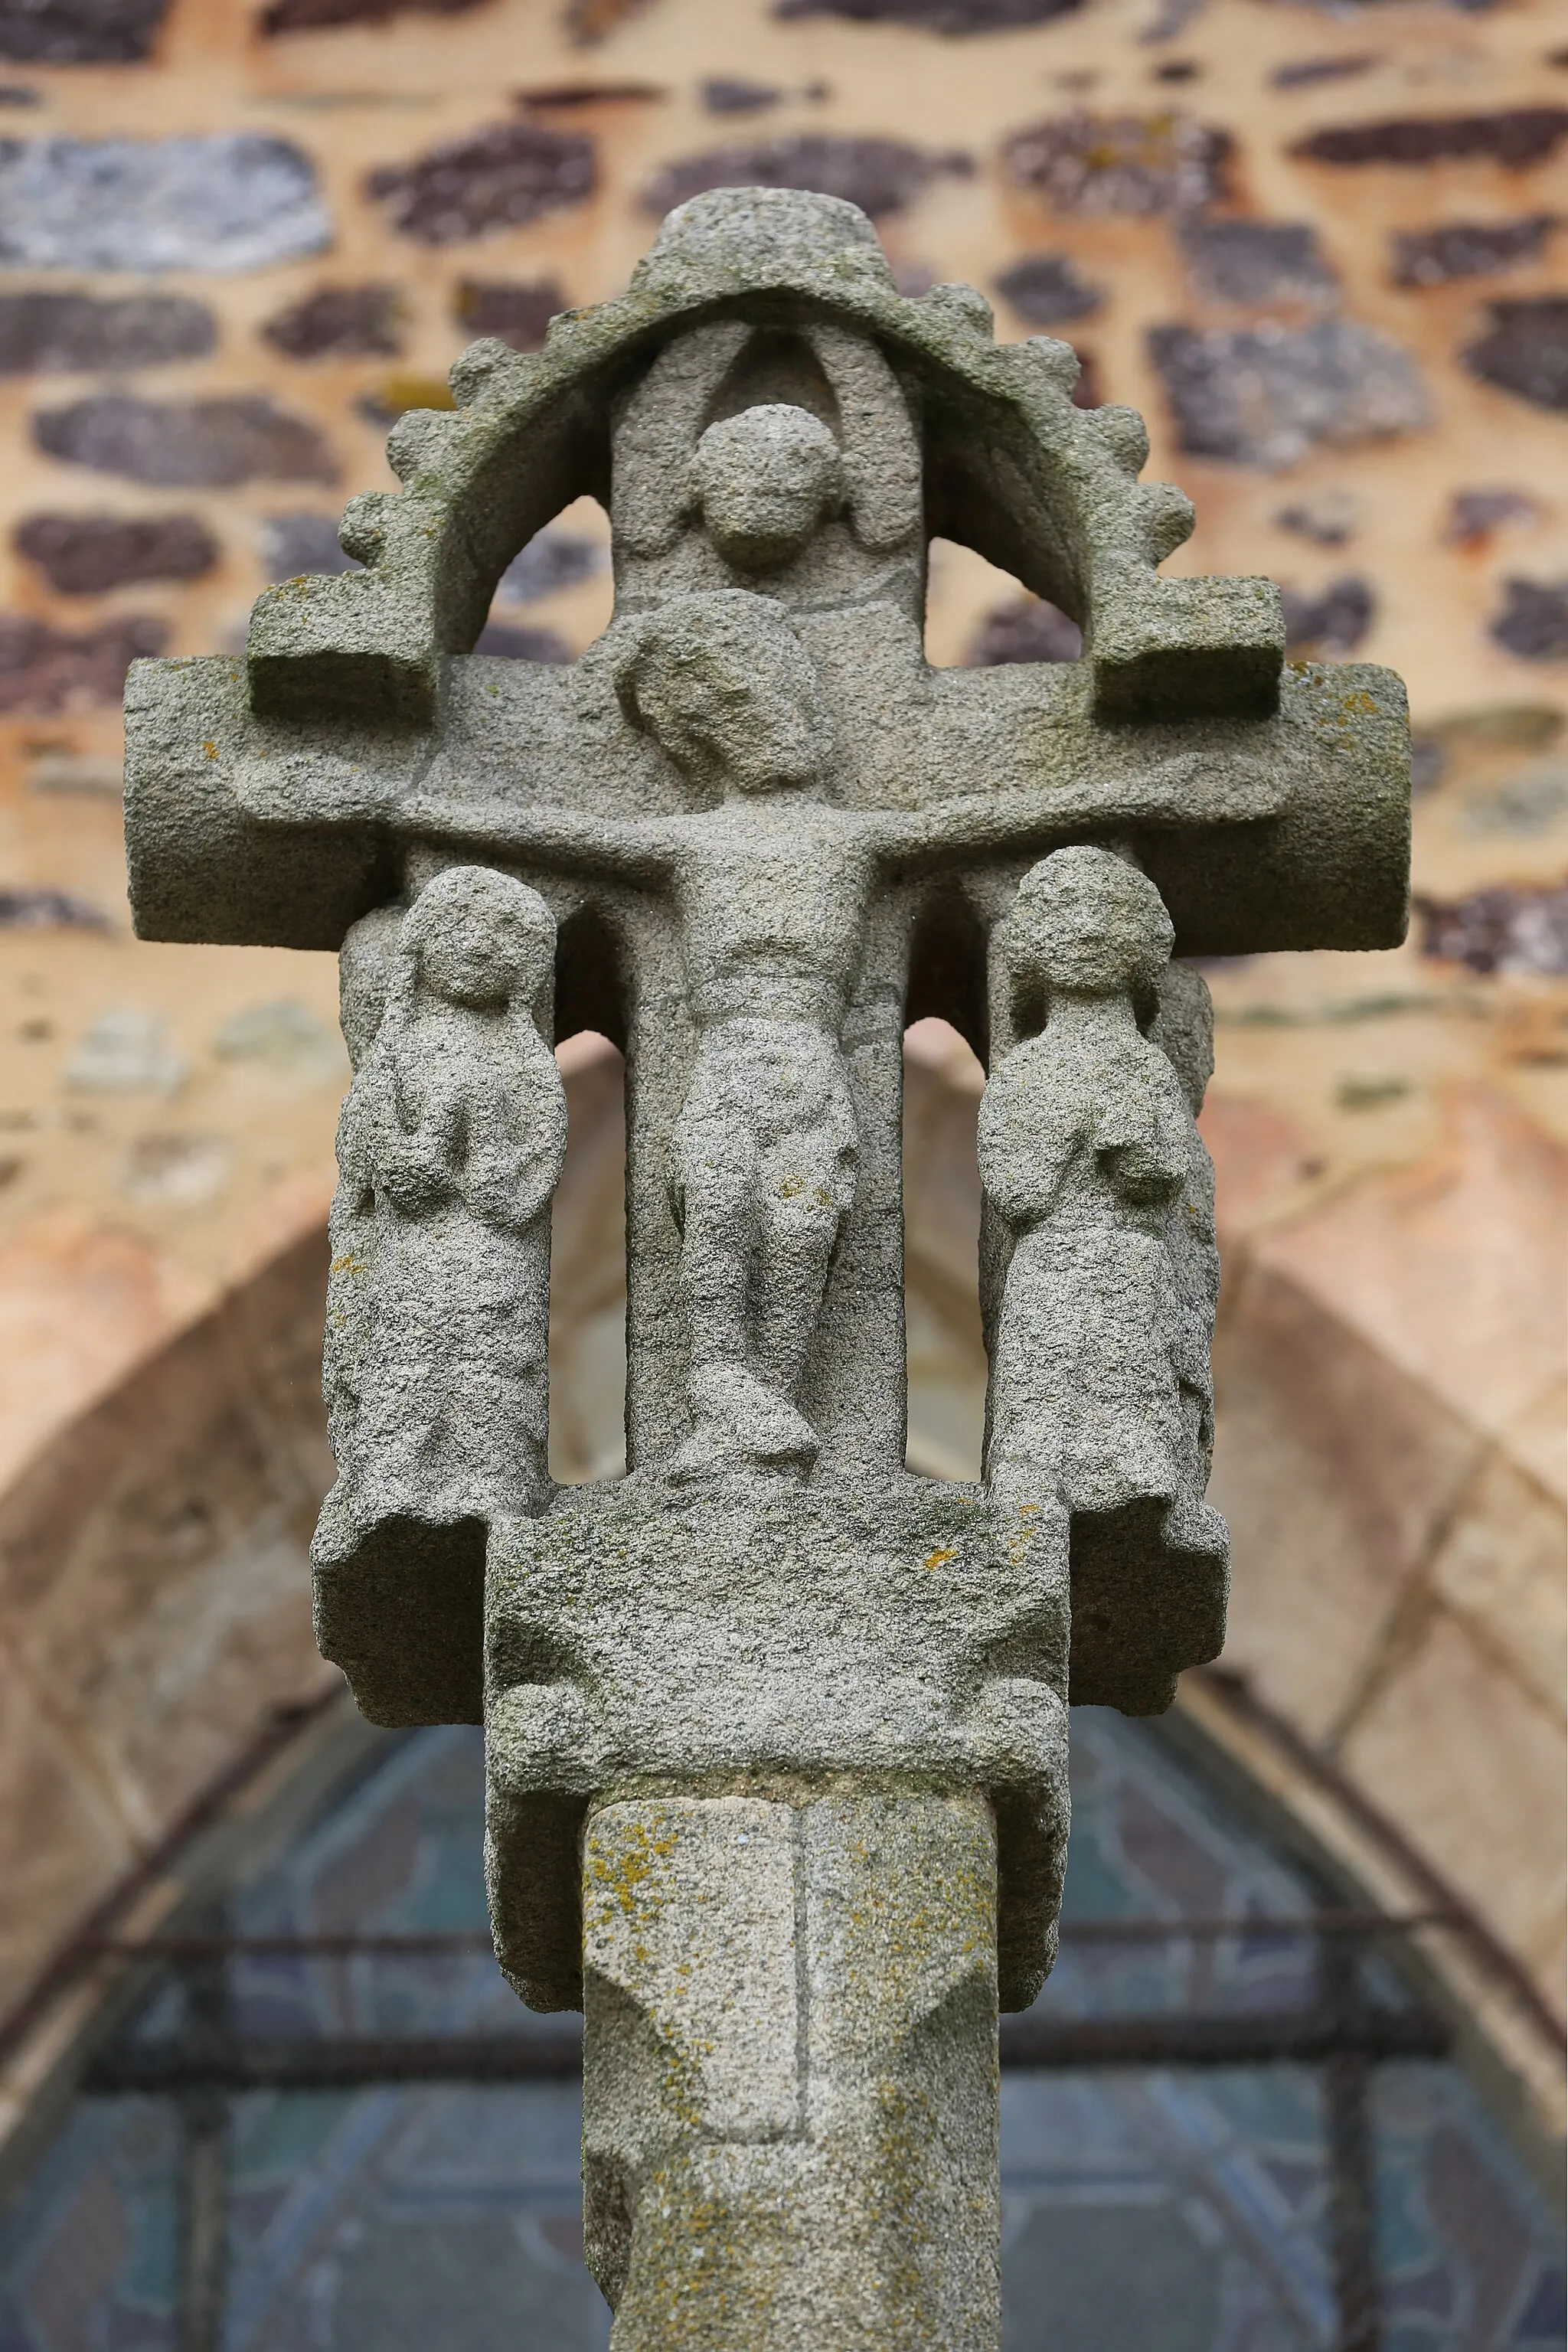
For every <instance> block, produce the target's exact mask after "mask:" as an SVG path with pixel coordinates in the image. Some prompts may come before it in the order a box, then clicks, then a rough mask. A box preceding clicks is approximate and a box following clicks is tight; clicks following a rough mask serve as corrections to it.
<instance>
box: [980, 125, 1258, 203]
mask: <svg viewBox="0 0 1568 2352" xmlns="http://www.w3.org/2000/svg"><path fill="white" fill-rule="evenodd" d="M1230 153H1231V141H1230V136H1229V133H1228V132H1227V131H1219V130H1215V129H1212V128H1210V127H1208V126H1206V125H1205V124H1204V123H1201V122H1194V121H1193V120H1192V118H1191V117H1190V116H1188V115H1185V114H1182V113H1180V112H1176V111H1172V110H1165V111H1164V112H1163V113H1159V114H1146V115H1145V114H1112V115H1100V114H1089V113H1086V112H1084V111H1083V110H1081V109H1079V110H1074V111H1073V112H1072V113H1070V114H1056V115H1050V116H1048V117H1047V119H1046V121H1043V122H1036V123H1032V124H1030V126H1029V127H1028V128H1027V129H1026V130H1024V131H1014V133H1013V134H1012V136H1011V138H1009V139H1007V140H1006V141H1005V142H1004V143H1003V148H1002V161H1003V165H1004V168H1005V171H1006V173H1007V174H1008V176H1009V178H1011V179H1012V180H1014V181H1016V184H1018V186H1020V187H1023V188H1030V189H1033V190H1034V191H1035V193H1036V194H1039V195H1041V196H1043V197H1044V198H1045V199H1046V201H1047V204H1048V205H1051V206H1052V207H1053V209H1054V210H1055V211H1057V212H1061V213H1090V214H1093V213H1184V212H1186V211H1188V210H1190V209H1191V208H1192V207H1193V206H1194V205H1206V204H1210V203H1212V202H1213V201H1214V199H1215V197H1217V196H1223V195H1224V194H1226V183H1227V178H1228V166H1229V161H1230Z"/></svg>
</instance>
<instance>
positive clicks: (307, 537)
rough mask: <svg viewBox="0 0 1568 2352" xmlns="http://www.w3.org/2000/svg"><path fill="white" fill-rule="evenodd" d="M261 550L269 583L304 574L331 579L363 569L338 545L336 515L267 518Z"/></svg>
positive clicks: (286, 515)
mask: <svg viewBox="0 0 1568 2352" xmlns="http://www.w3.org/2000/svg"><path fill="white" fill-rule="evenodd" d="M261 548H262V562H264V563H265V565H266V567H267V577H268V579H269V580H292V579H294V578H296V577H297V576H298V575H299V574H300V572H324V573H326V574H328V575H329V576H330V575H331V574H332V573H334V572H357V571H358V570H359V569H360V566H359V565H358V564H357V563H356V562H355V561H354V559H353V556H352V555H345V554H344V552H343V551H342V546H341V545H340V544H339V541H338V524H337V517H336V516H335V515H326V514H315V513H310V512H302V513H297V514H278V515H268V518H267V520H266V521H265V522H264V523H263V524H262V526H261Z"/></svg>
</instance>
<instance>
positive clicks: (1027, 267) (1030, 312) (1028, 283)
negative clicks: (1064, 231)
mask: <svg viewBox="0 0 1568 2352" xmlns="http://www.w3.org/2000/svg"><path fill="white" fill-rule="evenodd" d="M996 291H997V292H998V294H1000V295H1002V296H1003V297H1004V299H1005V300H1006V301H1009V302H1010V303H1011V304H1012V306H1013V308H1014V310H1016V312H1017V313H1018V316H1019V318H1020V319H1023V320H1026V322H1027V324H1028V325H1029V326H1031V327H1055V326H1058V325H1060V324H1061V323H1062V322H1063V321H1065V320H1068V319H1087V318H1088V317H1089V313H1090V312H1091V311H1093V310H1099V309H1100V305H1101V303H1102V302H1103V301H1104V299H1105V289H1104V288H1103V287H1102V286H1097V285H1095V284H1094V282H1093V280H1092V279H1090V278H1085V277H1083V276H1082V275H1081V273H1080V272H1079V268H1078V266H1077V264H1076V263H1075V262H1074V260H1073V258H1072V256H1071V255H1070V254H1067V253H1030V254H1026V256H1025V257H1024V259H1023V260H1022V261H1015V262H1013V263H1012V264H1011V265H1010V267H1009V268H1006V269H1004V270H1003V271H1002V272H1001V273H1000V275H999V276H998V278H997V279H996Z"/></svg>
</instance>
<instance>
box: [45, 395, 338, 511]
mask: <svg viewBox="0 0 1568 2352" xmlns="http://www.w3.org/2000/svg"><path fill="white" fill-rule="evenodd" d="M33 438H34V440H35V441H36V442H37V446H38V447H39V448H40V449H41V450H42V451H43V452H44V454H45V456H46V457H63V458H66V459H67V460H68V462H69V463H70V464H72V465H75V466H90V467H92V469H93V471H94V472H95V473H100V474H120V475H122V476H123V477H124V478H125V479H126V480H127V481H132V482H152V483H154V484H156V485H157V486H158V487H159V488H163V489H204V490H207V489H226V488H231V487H232V486H233V485H234V484H235V483H237V482H253V481H271V482H332V481H335V480H336V479H337V473H338V469H337V466H336V464H335V463H334V461H333V458H332V457H331V452H330V450H329V449H328V448H327V446H326V444H325V442H324V441H323V440H322V439H321V435H320V434H319V433H318V432H317V430H316V428H315V426H314V425H310V424H307V423H306V422H305V420H304V419H303V418H302V417H299V416H290V415H288V414H287V413H286V412H285V411H284V410H282V409H279V408H275V407H274V406H273V404H272V403H271V402H270V401H269V400H268V399H265V398H264V397H262V396H261V395H260V394H240V395H238V396H237V397H234V398H230V399H225V400H163V401H159V400H135V399H132V398H131V397H129V396H128V395H127V394H121V393H104V394H100V395H98V396H97V397H96V398H93V399H89V400H79V401H75V402H73V403H72V404H71V405H70V406H69V407H68V408H48V409H44V410H42V411H40V413H39V414H38V415H37V416H35V417H34V419H33Z"/></svg>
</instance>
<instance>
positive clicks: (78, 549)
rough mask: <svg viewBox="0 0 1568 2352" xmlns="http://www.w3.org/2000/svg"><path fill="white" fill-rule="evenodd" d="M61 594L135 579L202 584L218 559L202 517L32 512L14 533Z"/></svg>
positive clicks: (19, 548)
mask: <svg viewBox="0 0 1568 2352" xmlns="http://www.w3.org/2000/svg"><path fill="white" fill-rule="evenodd" d="M13 543H14V544H15V546H16V552H17V554H18V555H24V556H26V559H27V561H28V562H29V563H32V564H36V565H37V569H38V570H39V571H40V572H42V573H43V575H44V577H45V579H46V580H47V582H48V583H49V585H50V587H51V588H52V589H54V590H55V592H56V593H57V594H58V595H61V596H97V595H101V594H102V593H105V592H106V591H107V590H109V589H110V588H124V587H127V586H128V585H129V584H130V583H132V581H135V580H199V579H200V578H201V576H202V574H203V573H204V572H210V571H211V570H212V568H213V566H214V564H215V563H216V562H217V560H218V556H219V553H220V550H219V547H218V543H217V541H216V539H215V538H214V537H213V535H212V532H211V531H210V530H208V529H207V527H206V525H205V522H204V521H203V520H202V519H201V517H200V516H199V515H193V514H164V515H119V514H32V515H24V517H23V518H22V520H21V521H20V522H19V523H18V524H17V526H16V531H15V533H14V534H13Z"/></svg>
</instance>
